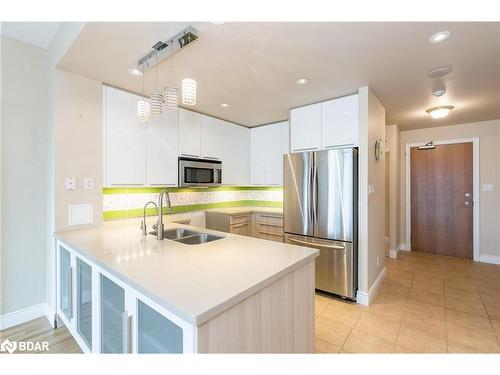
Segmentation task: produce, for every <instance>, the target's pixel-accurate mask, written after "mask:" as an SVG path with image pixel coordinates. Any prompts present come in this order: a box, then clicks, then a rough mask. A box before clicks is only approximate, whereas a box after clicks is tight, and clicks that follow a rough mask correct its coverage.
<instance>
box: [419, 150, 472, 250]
mask: <svg viewBox="0 0 500 375" xmlns="http://www.w3.org/2000/svg"><path fill="white" fill-rule="evenodd" d="M410 152H411V153H410V157H411V177H410V178H411V250H416V251H425V252H429V253H433V254H440V255H448V256H454V257H460V258H469V259H472V238H473V237H472V223H473V208H472V207H473V204H474V203H473V200H472V199H473V192H472V186H473V177H472V176H473V175H472V143H457V144H447V145H437V146H436V148H435V149H431V150H419V149H418V148H417V147H413V148H411V150H410Z"/></svg>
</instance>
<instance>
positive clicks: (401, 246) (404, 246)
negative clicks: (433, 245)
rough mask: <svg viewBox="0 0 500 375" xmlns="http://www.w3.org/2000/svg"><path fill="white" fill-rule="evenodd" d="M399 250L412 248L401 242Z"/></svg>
mask: <svg viewBox="0 0 500 375" xmlns="http://www.w3.org/2000/svg"><path fill="white" fill-rule="evenodd" d="M398 250H401V251H410V249H409V248H408V246H406V244H405V243H403V242H401V243H400V244H399V246H398Z"/></svg>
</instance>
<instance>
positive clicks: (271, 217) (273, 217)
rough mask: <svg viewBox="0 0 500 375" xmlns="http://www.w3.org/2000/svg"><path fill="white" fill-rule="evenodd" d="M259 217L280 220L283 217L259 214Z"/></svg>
mask: <svg viewBox="0 0 500 375" xmlns="http://www.w3.org/2000/svg"><path fill="white" fill-rule="evenodd" d="M259 216H260V217H267V218H270V219H282V218H283V215H280V214H276V215H271V214H259Z"/></svg>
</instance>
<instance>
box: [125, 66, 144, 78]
mask: <svg viewBox="0 0 500 375" xmlns="http://www.w3.org/2000/svg"><path fill="white" fill-rule="evenodd" d="M128 72H129V74H132V75H133V76H137V77H140V76H142V71H141V70H139V69H137V68H131V69H129V70H128Z"/></svg>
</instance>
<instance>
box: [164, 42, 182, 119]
mask: <svg viewBox="0 0 500 375" xmlns="http://www.w3.org/2000/svg"><path fill="white" fill-rule="evenodd" d="M172 47H173V41H170V49H172ZM172 55H173V54H172ZM173 58H174V57H173V56H172V57H170V77H171V78H170V79H171V80H173V78H174V75H173V74H172V70H173V69H172V65H173V62H172V59H173ZM165 109H166V110H167V111H177V110H178V109H179V95H178V94H177V88H175V87H173V86H167V87H165Z"/></svg>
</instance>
